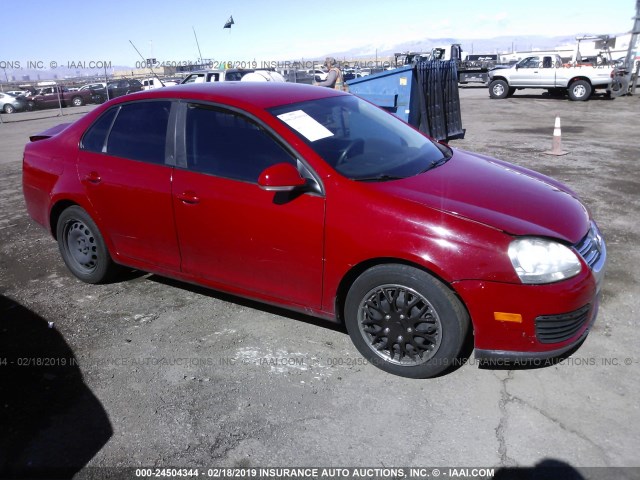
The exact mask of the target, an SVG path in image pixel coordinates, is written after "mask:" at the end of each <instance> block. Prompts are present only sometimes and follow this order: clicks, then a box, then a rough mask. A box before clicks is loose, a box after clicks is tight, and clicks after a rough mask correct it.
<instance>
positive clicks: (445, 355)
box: [345, 264, 470, 378]
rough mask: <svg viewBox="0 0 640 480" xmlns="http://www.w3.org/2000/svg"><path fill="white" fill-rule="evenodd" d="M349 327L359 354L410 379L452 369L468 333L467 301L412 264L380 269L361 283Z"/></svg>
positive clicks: (351, 300) (350, 304)
mask: <svg viewBox="0 0 640 480" xmlns="http://www.w3.org/2000/svg"><path fill="white" fill-rule="evenodd" d="M345 323H346V327H347V330H348V332H349V335H350V337H351V340H352V341H353V343H354V345H355V346H356V348H357V349H358V350H359V351H360V353H361V354H362V355H363V356H364V357H365V358H366V359H367V360H368V361H369V362H371V363H372V364H373V365H375V366H376V367H378V368H380V369H382V370H384V371H386V372H389V373H392V374H394V375H399V376H402V377H408V378H429V377H433V376H436V375H438V374H440V373H442V372H443V371H445V370H447V369H448V368H450V367H451V366H452V365H453V364H454V363H455V361H456V359H457V358H458V355H459V354H460V351H461V349H462V345H463V343H464V340H465V338H466V335H467V331H468V329H469V323H470V322H469V315H468V314H467V311H466V309H465V308H464V306H463V305H462V302H461V301H460V300H459V299H458V298H457V297H456V296H455V294H454V293H453V292H452V291H451V290H450V289H449V288H447V287H446V286H445V285H444V284H443V283H442V282H440V281H439V280H438V279H436V278H435V277H433V276H432V275H430V274H428V273H427V272H424V271H422V270H419V269H417V268H414V267H410V266H407V265H396V264H388V265H378V266H376V267H373V268H370V269H369V270H367V271H365V272H364V273H363V274H362V275H360V277H358V278H357V279H356V281H355V282H354V283H353V285H352V286H351V288H350V289H349V293H348V294H347V299H346V302H345Z"/></svg>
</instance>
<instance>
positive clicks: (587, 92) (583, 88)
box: [568, 80, 592, 102]
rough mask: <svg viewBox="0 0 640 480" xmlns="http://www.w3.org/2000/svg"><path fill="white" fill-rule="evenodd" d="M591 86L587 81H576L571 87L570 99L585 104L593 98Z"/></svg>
mask: <svg viewBox="0 0 640 480" xmlns="http://www.w3.org/2000/svg"><path fill="white" fill-rule="evenodd" d="M591 91H592V89H591V84H590V83H589V82H587V81H586V80H576V81H575V82H573V83H572V84H571V85H569V90H568V92H569V99H571V100H573V101H574V102H584V101H586V100H589V97H590V96H591Z"/></svg>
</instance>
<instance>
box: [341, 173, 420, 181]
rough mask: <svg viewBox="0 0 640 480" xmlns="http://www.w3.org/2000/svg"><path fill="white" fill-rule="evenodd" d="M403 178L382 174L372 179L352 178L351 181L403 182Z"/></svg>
mask: <svg viewBox="0 0 640 480" xmlns="http://www.w3.org/2000/svg"><path fill="white" fill-rule="evenodd" d="M405 178H407V177H399V176H397V175H389V174H387V173H382V174H380V175H376V176H374V177H357V178H352V179H351V180H355V181H356V182H387V181H389V180H403V179H405Z"/></svg>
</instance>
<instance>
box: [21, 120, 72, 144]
mask: <svg viewBox="0 0 640 480" xmlns="http://www.w3.org/2000/svg"><path fill="white" fill-rule="evenodd" d="M69 125H71V123H61V124H60V125H56V126H55V127H51V128H48V129H46V130H45V131H44V132H40V133H37V134H35V135H31V136H30V137H29V140H30V141H32V142H37V141H38V140H45V139H47V138H51V137H53V136H55V135H57V134H59V133H60V132H62V131H63V130H65V129H66V128H67V127H68V126H69Z"/></svg>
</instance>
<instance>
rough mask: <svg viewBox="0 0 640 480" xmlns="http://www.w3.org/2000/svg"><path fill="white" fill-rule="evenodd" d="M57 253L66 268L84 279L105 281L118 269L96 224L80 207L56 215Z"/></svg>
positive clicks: (84, 280)
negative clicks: (57, 216)
mask: <svg viewBox="0 0 640 480" xmlns="http://www.w3.org/2000/svg"><path fill="white" fill-rule="evenodd" d="M56 230H57V237H58V246H59V248H60V254H61V255H62V259H63V260H64V263H65V264H66V265H67V268H68V269H69V270H70V271H71V273H73V274H74V275H75V276H76V277H78V278H79V279H80V280H82V281H83V282H86V283H105V282H108V281H109V280H111V279H112V278H113V277H114V276H115V274H116V273H117V270H118V267H117V265H116V264H115V263H114V262H113V260H112V259H111V255H109V251H108V250H107V247H106V245H105V243H104V239H103V238H102V235H101V234H100V231H99V230H98V227H97V225H96V224H95V222H94V221H93V220H92V219H91V217H90V216H89V214H88V213H87V212H86V211H85V210H84V209H83V208H81V207H79V206H77V205H74V206H72V207H69V208H67V209H66V210H65V211H64V212H62V214H61V215H60V218H59V219H58V224H57V229H56Z"/></svg>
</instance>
